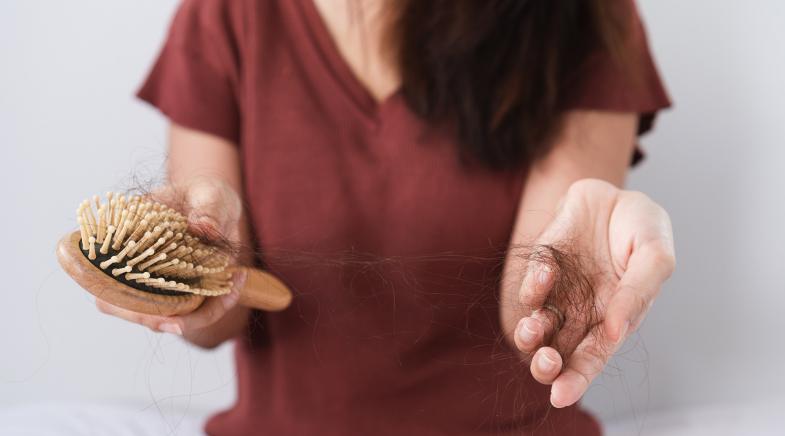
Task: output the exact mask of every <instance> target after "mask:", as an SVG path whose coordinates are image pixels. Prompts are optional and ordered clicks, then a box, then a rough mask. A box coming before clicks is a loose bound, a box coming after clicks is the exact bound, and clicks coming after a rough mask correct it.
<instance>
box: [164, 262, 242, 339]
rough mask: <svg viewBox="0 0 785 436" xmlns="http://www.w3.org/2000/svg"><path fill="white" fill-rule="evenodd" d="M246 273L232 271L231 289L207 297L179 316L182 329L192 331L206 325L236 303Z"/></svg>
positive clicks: (221, 316) (214, 320)
mask: <svg viewBox="0 0 785 436" xmlns="http://www.w3.org/2000/svg"><path fill="white" fill-rule="evenodd" d="M245 279H246V274H245V272H243V271H239V272H236V273H234V276H233V277H232V281H233V283H234V285H233V286H232V291H231V292H230V293H228V294H226V295H222V296H220V297H209V298H207V299H206V300H205V302H204V303H203V304H202V305H201V306H200V307H199V308H198V309H196V310H195V311H193V312H191V313H189V314H187V315H184V316H181V317H179V318H180V322H181V325H182V329H183V331H193V330H199V329H203V328H205V327H208V326H210V325H212V324H214V323H216V322H217V321H218V320H220V319H221V318H223V316H224V315H226V313H227V312H228V311H230V310H232V308H234V307H235V306H236V305H237V302H238V301H240V290H241V289H242V288H243V286H245Z"/></svg>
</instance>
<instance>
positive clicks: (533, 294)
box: [513, 262, 558, 357]
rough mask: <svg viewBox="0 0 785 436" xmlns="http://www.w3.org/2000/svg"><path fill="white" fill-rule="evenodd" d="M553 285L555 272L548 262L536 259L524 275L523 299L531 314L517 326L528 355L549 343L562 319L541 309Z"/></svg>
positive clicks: (517, 342) (517, 339)
mask: <svg viewBox="0 0 785 436" xmlns="http://www.w3.org/2000/svg"><path fill="white" fill-rule="evenodd" d="M552 286H553V271H551V269H550V267H549V266H548V265H545V264H543V263H540V262H532V263H531V264H530V266H529V268H528V271H527V272H526V275H525V276H524V278H523V283H522V284H521V290H520V292H519V302H520V303H521V305H522V307H523V309H524V311H525V312H528V313H530V315H529V316H526V317H523V318H522V319H521V320H520V321H519V322H518V325H517V327H516V329H515V335H513V336H514V341H515V345H516V346H517V347H518V349H519V350H521V351H522V352H523V353H524V355H525V356H527V357H528V355H529V354H531V353H533V352H534V351H535V350H536V349H537V348H538V347H539V346H541V345H542V344H543V343H545V342H547V341H548V340H549V338H550V336H551V335H552V334H553V331H554V330H555V328H556V326H557V324H558V320H557V319H556V317H555V315H554V314H551V313H548V311H543V310H539V309H538V308H540V307H541V306H542V304H543V303H544V302H545V300H546V299H547V296H548V293H549V292H550V289H551V287H552Z"/></svg>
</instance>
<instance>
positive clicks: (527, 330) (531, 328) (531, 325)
mask: <svg viewBox="0 0 785 436" xmlns="http://www.w3.org/2000/svg"><path fill="white" fill-rule="evenodd" d="M535 324H536V323H535V321H534V320H532V319H531V318H524V320H523V322H521V327H520V328H519V329H518V338H520V340H521V342H523V343H525V344H531V343H532V342H534V340H535V339H537V326H536V325H535Z"/></svg>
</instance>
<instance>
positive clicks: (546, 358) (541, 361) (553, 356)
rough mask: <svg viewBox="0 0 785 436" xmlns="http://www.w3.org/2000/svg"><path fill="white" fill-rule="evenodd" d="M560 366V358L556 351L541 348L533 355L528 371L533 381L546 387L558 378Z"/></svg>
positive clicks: (561, 363) (549, 348)
mask: <svg viewBox="0 0 785 436" xmlns="http://www.w3.org/2000/svg"><path fill="white" fill-rule="evenodd" d="M562 365H563V362H562V358H561V355H560V354H559V352H558V351H556V350H555V349H553V348H551V347H542V348H540V349H539V350H537V352H536V353H535V354H534V357H533V358H532V362H531V368H530V370H531V373H532V376H533V377H534V379H535V380H537V381H538V382H540V383H542V384H546V385H547V384H551V383H553V381H554V380H555V379H556V377H558V375H559V373H560V372H561V370H562Z"/></svg>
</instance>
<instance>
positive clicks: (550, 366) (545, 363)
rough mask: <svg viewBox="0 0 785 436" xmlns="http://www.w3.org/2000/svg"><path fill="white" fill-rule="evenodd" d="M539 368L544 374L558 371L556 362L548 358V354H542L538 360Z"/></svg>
mask: <svg viewBox="0 0 785 436" xmlns="http://www.w3.org/2000/svg"><path fill="white" fill-rule="evenodd" d="M537 367H538V368H540V371H542V372H553V370H554V369H556V362H555V361H554V360H553V359H551V358H550V357H548V355H547V354H541V355H540V358H539V360H537Z"/></svg>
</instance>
